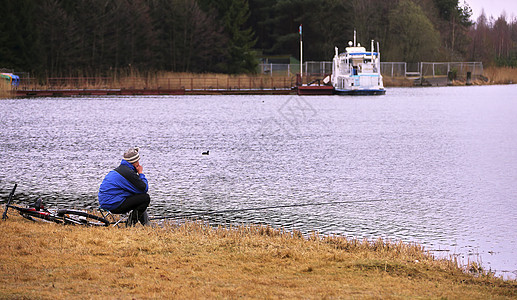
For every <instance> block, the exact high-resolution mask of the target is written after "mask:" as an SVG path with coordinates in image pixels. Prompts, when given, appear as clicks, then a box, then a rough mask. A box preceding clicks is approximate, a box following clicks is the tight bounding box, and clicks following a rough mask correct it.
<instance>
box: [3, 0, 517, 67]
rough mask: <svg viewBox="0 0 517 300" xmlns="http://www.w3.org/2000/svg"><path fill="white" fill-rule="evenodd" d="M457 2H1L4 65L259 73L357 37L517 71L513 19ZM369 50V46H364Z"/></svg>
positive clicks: (391, 51) (324, 53)
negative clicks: (263, 65)
mask: <svg viewBox="0 0 517 300" xmlns="http://www.w3.org/2000/svg"><path fill="white" fill-rule="evenodd" d="M471 17H472V11H471V9H470V7H469V6H468V4H466V3H463V4H460V3H459V0H392V1H385V0H324V1H321V0H217V1H216V0H39V1H35V0H16V1H14V0H3V1H2V10H0V68H2V67H3V68H11V69H16V70H21V71H27V72H33V73H36V74H39V75H46V76H76V75H77V76H90V75H111V74H117V73H120V72H127V71H128V70H138V71H139V72H156V71H173V72H217V73H228V74H238V73H253V72H255V71H256V70H257V64H258V62H259V59H260V58H261V57H274V56H279V55H282V56H294V57H298V56H299V43H298V41H299V38H300V36H299V32H298V27H299V25H300V24H303V40H304V45H305V47H304V60H316V61H317V60H330V59H331V58H332V56H333V53H334V50H333V49H334V47H335V46H338V47H340V48H341V49H343V48H344V47H345V46H346V45H347V43H348V41H349V40H351V39H352V37H353V32H354V30H356V31H357V34H358V41H359V42H361V43H362V44H363V45H369V43H370V42H369V41H370V40H371V39H374V40H376V41H379V42H380V45H381V51H382V54H383V60H384V61H406V62H418V61H462V60H476V61H483V62H484V63H485V64H498V65H510V66H515V65H516V64H517V46H516V45H517V21H516V20H510V21H508V20H507V19H506V17H505V16H504V15H503V16H501V17H499V18H498V19H497V20H494V19H490V20H489V19H487V18H486V17H485V16H484V15H482V16H481V17H480V18H479V19H478V20H477V21H476V22H473V21H472V20H471ZM368 48H369V46H368Z"/></svg>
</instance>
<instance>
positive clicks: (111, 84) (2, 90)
mask: <svg viewBox="0 0 517 300" xmlns="http://www.w3.org/2000/svg"><path fill="white" fill-rule="evenodd" d="M320 77H321V76H320ZM320 77H318V76H307V77H305V78H304V81H303V82H304V84H310V85H320V84H322V78H320ZM296 81H297V78H296V76H270V75H227V74H194V73H170V72H158V73H155V74H147V75H142V74H139V73H131V74H127V75H125V76H114V77H102V76H96V77H59V78H47V79H46V80H36V79H25V80H22V81H21V83H20V86H18V87H16V88H11V87H10V86H9V85H7V84H5V83H4V84H0V98H12V97H31V96H34V97H38V96H41V97H48V96H80V95H85V96H90V95H92V96H93V95H185V94H187V95H188V94H191V95H192V94H195V95H217V94H222V95H235V94H254V95H257V94H258V95H286V94H296V93H297V91H296ZM513 83H517V69H515V68H509V67H498V68H496V67H489V68H486V69H485V70H484V72H483V75H482V76H475V77H473V78H472V79H471V80H469V81H467V78H466V77H465V76H458V77H457V78H454V79H453V80H449V79H448V78H447V77H446V76H443V75H442V76H435V77H424V78H405V77H387V76H384V86H385V87H387V88H390V87H417V86H420V87H422V86H461V85H497V84H513Z"/></svg>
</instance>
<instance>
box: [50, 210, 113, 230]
mask: <svg viewBox="0 0 517 300" xmlns="http://www.w3.org/2000/svg"><path fill="white" fill-rule="evenodd" d="M57 215H58V217H61V218H63V220H64V222H65V224H74V225H86V226H109V225H110V221H108V220H106V219H104V218H103V217H99V216H96V215H93V214H90V213H88V212H85V211H82V210H75V209H59V210H58V211H57Z"/></svg>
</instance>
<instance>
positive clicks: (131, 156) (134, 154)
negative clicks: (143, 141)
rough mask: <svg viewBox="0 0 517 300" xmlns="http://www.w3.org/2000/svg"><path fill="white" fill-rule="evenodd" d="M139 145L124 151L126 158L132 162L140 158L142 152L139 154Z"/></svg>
mask: <svg viewBox="0 0 517 300" xmlns="http://www.w3.org/2000/svg"><path fill="white" fill-rule="evenodd" d="M138 150H139V148H138V147H133V148H130V149H129V150H127V151H126V152H125V153H124V160H126V161H127V162H128V163H130V164H132V163H135V162H137V161H138V160H140V154H138Z"/></svg>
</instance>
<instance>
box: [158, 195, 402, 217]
mask: <svg viewBox="0 0 517 300" xmlns="http://www.w3.org/2000/svg"><path fill="white" fill-rule="evenodd" d="M392 200H393V199H374V200H356V201H333V202H321V203H302V204H289V205H276V206H264V207H248V208H241V209H225V210H217V211H206V212H195V213H190V214H186V215H181V216H163V217H152V218H149V220H164V219H177V218H185V217H192V216H206V215H215V214H222V213H233V212H243V211H250V210H266V209H274V208H287V207H302V206H320V205H335V204H348V203H367V202H382V201H392Z"/></svg>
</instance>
